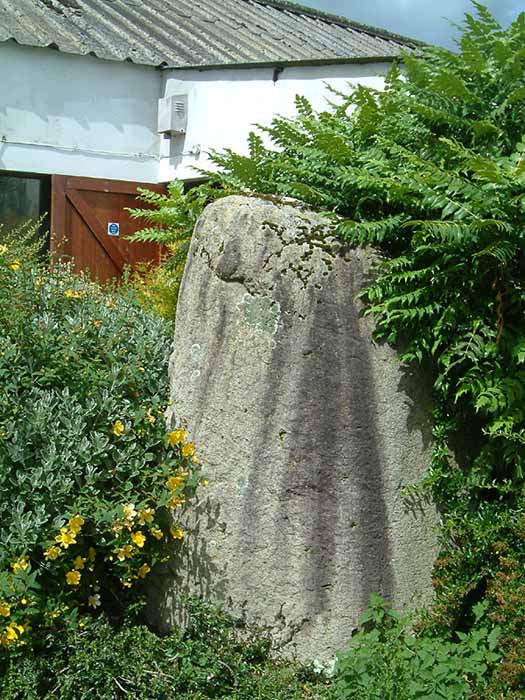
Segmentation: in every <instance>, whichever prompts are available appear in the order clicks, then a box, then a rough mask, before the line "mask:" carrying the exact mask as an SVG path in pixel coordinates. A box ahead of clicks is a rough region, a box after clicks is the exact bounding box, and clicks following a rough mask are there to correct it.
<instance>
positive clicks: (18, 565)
mask: <svg viewBox="0 0 525 700" xmlns="http://www.w3.org/2000/svg"><path fill="white" fill-rule="evenodd" d="M28 566H29V559H28V558H27V557H20V559H18V560H17V561H13V562H11V568H12V569H13V573H15V574H17V573H18V572H19V571H25V570H26V569H27V567H28Z"/></svg>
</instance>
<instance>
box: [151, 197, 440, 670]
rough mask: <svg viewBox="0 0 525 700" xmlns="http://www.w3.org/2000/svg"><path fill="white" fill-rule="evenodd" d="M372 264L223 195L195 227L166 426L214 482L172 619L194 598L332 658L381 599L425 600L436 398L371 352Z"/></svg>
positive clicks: (281, 217) (184, 564)
mask: <svg viewBox="0 0 525 700" xmlns="http://www.w3.org/2000/svg"><path fill="white" fill-rule="evenodd" d="M371 261H372V254H371V253H370V252H367V251H365V250H347V249H345V248H344V247H342V246H341V244H340V242H337V241H335V240H334V239H333V238H331V237H330V230H329V227H328V226H327V222H326V221H325V220H323V219H322V218H321V217H319V216H318V215H316V214H312V213H310V212H303V211H300V210H298V209H296V208H294V207H292V206H287V205H275V204H273V203H271V202H268V201H263V200H259V199H253V198H248V197H228V198H225V199H222V200H220V201H218V202H217V203H215V204H213V205H211V206H210V207H209V208H208V209H207V210H206V211H205V213H204V215H203V216H202V218H201V219H200V221H199V223H198V225H197V228H196V231H195V236H194V239H193V242H192V246H191V250H190V255H189V259H188V265H187V268H186V272H185V276H184V281H183V285H182V290H181V294H180V298H179V306H178V311H177V327H176V335H175V343H174V349H173V356H172V359H171V370H170V371H171V386H172V405H171V409H170V422H171V424H172V425H173V426H175V425H176V426H179V425H181V424H182V425H184V426H185V427H186V428H187V430H188V431H189V433H190V437H191V439H192V440H194V441H195V443H196V444H197V447H198V454H199V457H200V458H201V461H202V463H203V467H204V472H205V473H206V475H207V477H208V478H209V482H210V483H209V487H208V488H207V489H201V491H200V503H199V506H198V507H197V508H194V509H193V510H191V511H190V512H189V515H188V517H189V519H190V522H189V526H190V527H193V529H194V532H193V533H192V534H191V535H189V536H188V541H187V542H185V543H184V544H183V545H181V546H180V548H179V549H178V550H177V551H176V553H175V557H174V562H173V568H172V570H170V571H169V572H168V571H167V572H166V573H165V576H164V577H163V579H162V580H161V581H160V583H161V588H162V591H161V595H160V597H158V596H157V603H158V601H159V600H160V601H161V602H160V612H157V614H158V615H160V616H161V618H162V619H163V620H164V622H165V623H169V621H170V620H172V619H173V617H174V616H175V615H176V610H177V605H176V602H175V601H176V600H177V598H178V596H179V595H180V594H181V593H185V592H188V591H192V592H196V593H200V594H202V595H204V596H206V597H207V598H210V599H215V600H222V601H224V602H225V604H226V607H227V609H229V610H230V611H231V612H233V614H235V615H238V616H240V617H244V618H246V619H247V620H248V621H250V622H256V623H258V624H260V625H262V626H264V627H267V628H269V629H271V630H272V634H273V636H274V638H275V639H276V640H277V642H278V643H279V644H281V645H282V648H283V650H284V651H285V653H286V654H288V655H297V656H298V657H299V658H303V659H313V658H318V659H328V658H329V657H330V656H331V655H333V654H334V653H335V651H336V650H337V649H339V648H341V647H343V646H344V645H345V644H346V643H347V642H348V640H349V639H350V637H351V634H352V631H353V629H354V628H355V626H356V623H357V619H358V617H359V615H360V614H361V613H362V611H363V610H364V608H365V607H366V605H367V603H368V600H369V596H370V593H371V592H373V591H375V592H378V593H381V594H382V595H384V596H386V597H387V598H389V599H390V600H391V601H392V602H393V603H394V605H395V606H397V607H398V608H406V607H414V606H417V605H421V604H424V603H425V602H428V601H429V599H430V598H431V595H432V590H431V581H430V574H431V568H432V563H433V560H434V556H435V546H436V522H437V519H436V513H435V510H434V509H433V508H432V507H431V506H425V505H422V504H421V503H418V504H414V503H410V502H408V501H407V499H406V498H405V497H404V494H403V489H404V487H406V486H407V485H408V484H411V483H413V482H416V481H418V480H419V479H420V478H421V477H422V476H423V474H424V472H425V470H426V469H427V467H428V464H429V452H430V445H429V439H430V438H429V414H430V406H429V401H428V393H427V392H426V391H425V382H424V381H423V378H422V377H417V376H416V377H414V376H411V375H409V374H407V373H406V372H404V371H403V370H402V368H401V367H400V365H399V363H398V361H397V359H396V353H395V351H394V350H393V349H392V348H390V347H388V346H376V345H374V343H373V342H372V340H371V332H372V322H371V320H370V319H368V318H366V319H365V318H363V317H362V313H361V312H362V308H361V304H360V302H359V301H357V300H356V295H357V294H358V292H359V290H360V289H361V288H362V287H363V285H364V283H365V281H366V276H367V274H368V271H369V269H370V265H371Z"/></svg>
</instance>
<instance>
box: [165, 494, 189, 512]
mask: <svg viewBox="0 0 525 700" xmlns="http://www.w3.org/2000/svg"><path fill="white" fill-rule="evenodd" d="M183 503H186V499H185V498H184V496H173V498H170V500H169V504H168V505H169V507H170V508H173V509H175V508H177V506H181V505H182V504H183Z"/></svg>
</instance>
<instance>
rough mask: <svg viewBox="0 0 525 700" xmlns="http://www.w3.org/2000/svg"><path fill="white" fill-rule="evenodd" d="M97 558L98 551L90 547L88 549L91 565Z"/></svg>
mask: <svg viewBox="0 0 525 700" xmlns="http://www.w3.org/2000/svg"><path fill="white" fill-rule="evenodd" d="M96 556H97V552H96V549H95V548H94V547H90V548H89V549H88V559H89V561H90V562H91V563H93V562H94V561H95V557H96Z"/></svg>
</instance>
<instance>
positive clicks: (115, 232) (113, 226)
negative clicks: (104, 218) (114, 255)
mask: <svg viewBox="0 0 525 700" xmlns="http://www.w3.org/2000/svg"><path fill="white" fill-rule="evenodd" d="M108 236H120V224H117V223H115V222H114V221H110V222H109V223H108Z"/></svg>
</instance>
